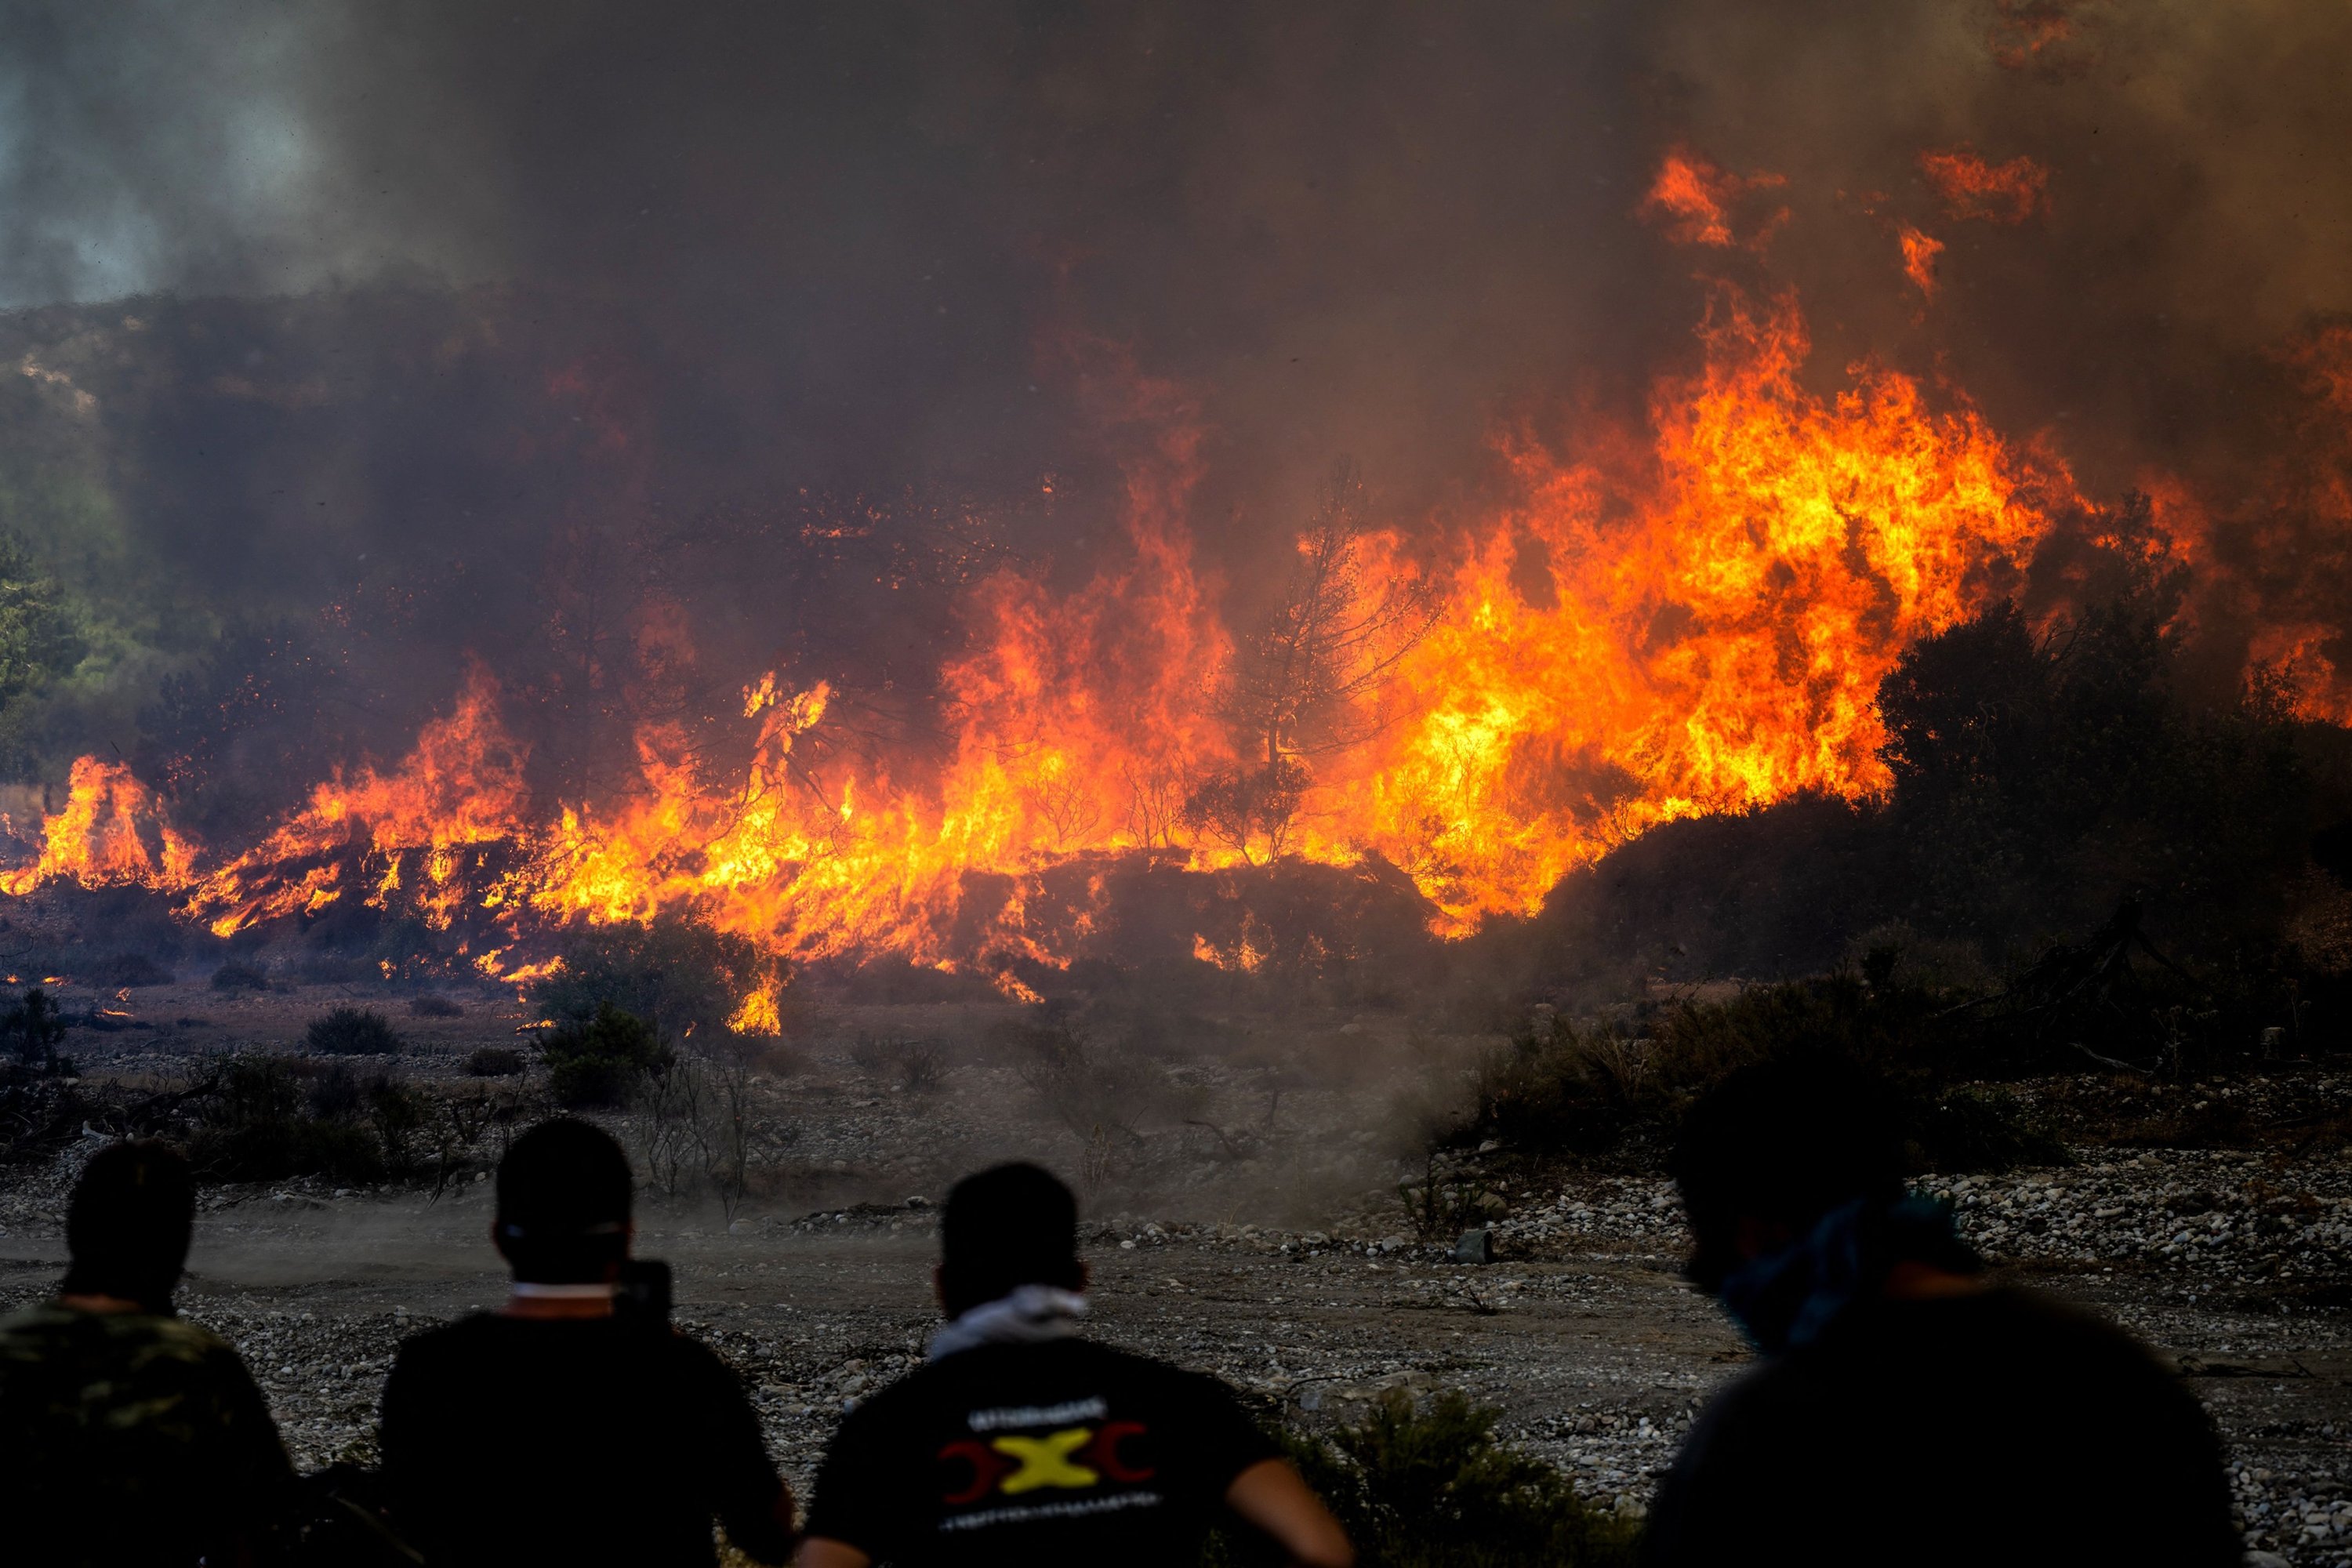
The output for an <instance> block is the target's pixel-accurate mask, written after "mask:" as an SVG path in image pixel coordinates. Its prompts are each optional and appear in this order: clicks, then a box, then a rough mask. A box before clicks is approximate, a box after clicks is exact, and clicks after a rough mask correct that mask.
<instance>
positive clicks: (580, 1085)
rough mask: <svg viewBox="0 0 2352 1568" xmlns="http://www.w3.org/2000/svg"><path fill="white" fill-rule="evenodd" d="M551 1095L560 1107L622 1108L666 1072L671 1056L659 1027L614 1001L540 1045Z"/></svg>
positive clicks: (599, 1007) (550, 1036) (542, 1041)
mask: <svg viewBox="0 0 2352 1568" xmlns="http://www.w3.org/2000/svg"><path fill="white" fill-rule="evenodd" d="M539 1053H540V1056H541V1058H542V1059H543V1060H545V1061H546V1063H547V1088H548V1092H549V1093H550V1094H551V1095H553V1096H554V1098H555V1101H556V1103H557V1104H559V1105H569V1106H583V1105H618V1104H620V1103H622V1101H624V1100H626V1099H627V1098H628V1096H629V1091H630V1090H631V1089H635V1087H636V1086H637V1084H638V1083H639V1082H640V1081H641V1080H642V1079H645V1078H646V1076H648V1075H649V1074H654V1073H658V1072H661V1071H664V1070H665V1069H667V1068H668V1066H669V1065H670V1061H671V1052H670V1049H669V1047H667V1046H666V1045H664V1044H663V1043H662V1039H661V1037H660V1036H659V1035H658V1034H656V1032H655V1031H654V1026H652V1025H651V1024H649V1023H647V1022H646V1020H645V1019H643V1018H640V1017H638V1016H636V1015H635V1014H634V1013H625V1012H623V1011H622V1010H621V1009H620V1008H618V1007H615V1006H614V1005H613V1004H612V1003H610V1002H600V1003H598V1004H597V1005H596V1010H595V1012H594V1013H593V1015H592V1016H589V1017H588V1018H586V1019H584V1020H582V1021H579V1022H575V1023H572V1024H570V1025H567V1026H564V1027H562V1028H561V1029H557V1030H555V1031H554V1032H553V1033H551V1034H550V1035H549V1036H547V1037H546V1038H544V1039H542V1040H541V1042H540V1046H539Z"/></svg>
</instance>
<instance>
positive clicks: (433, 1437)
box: [383, 1121, 793, 1568]
mask: <svg viewBox="0 0 2352 1568" xmlns="http://www.w3.org/2000/svg"><path fill="white" fill-rule="evenodd" d="M630 1187H631V1177H630V1174H629V1163H628V1159H627V1157H626V1156H625V1155H624V1154H623V1153H622V1152H621V1150H620V1146H619V1145H618V1144H616V1143H614V1142H613V1140H612V1139H611V1138H609V1137H607V1136H606V1135H605V1134H604V1133H603V1132H601V1131H597V1130H596V1129H595V1128H593V1127H591V1126H589V1125H587V1124H586V1123H585V1122H580V1121H548V1122H542V1123H541V1125H539V1126H537V1127H534V1128H532V1129H531V1130H530V1131H528V1132H526V1133H524V1134H523V1135H522V1136H521V1137H520V1138H518V1139H516V1140H515V1142H514V1147H513V1148H512V1149H510V1150H509V1151H508V1153H507V1157H506V1159H505V1160H504V1161H502V1162H500V1163H499V1212H498V1218H497V1221H496V1222H495V1224H494V1226H493V1228H492V1232H491V1235H492V1237H493V1238H494V1239H495V1240H496V1242H497V1244H498V1247H499V1251H500V1252H501V1253H503V1254H504V1255H505V1256H506V1258H507V1261H508V1262H509V1264H510V1265H511V1266H512V1267H513V1269H514V1279H515V1284H514V1295H513V1297H512V1299H511V1300H509V1302H508V1303H507V1305H506V1307H505V1308H504V1309H503V1310H500V1311H497V1312H478V1313H476V1314H475V1315H473V1316H472V1317H469V1318H463V1319H460V1320H459V1321H457V1322H454V1323H451V1324H448V1325H446V1327H443V1328H439V1329H435V1330H433V1331H430V1332H427V1333H423V1334H419V1335H417V1336H415V1338H413V1339H411V1340H409V1341H407V1342H405V1343H404V1344H403V1345H402V1346H401V1348H400V1356H399V1359H398V1361H397V1362H396V1363H394V1366H393V1369H392V1376H391V1379H390V1380H389V1381H388V1382H387V1383H386V1384H384V1391H383V1467H384V1479H385V1485H386V1490H387V1492H388V1493H389V1496H390V1499H391V1503H392V1510H393V1524H394V1528H395V1529H396V1530H398V1531H400V1533H401V1534H402V1535H404V1537H406V1538H407V1539H408V1540H409V1541H410V1542H413V1543H414V1544H415V1546H416V1547H417V1548H418V1549H419V1550H421V1551H422V1552H424V1553H425V1561H426V1562H427V1563H430V1564H432V1565H433V1568H447V1565H451V1564H457V1565H465V1564H474V1563H480V1564H490V1563H498V1564H509V1563H562V1564H564V1565H565V1568H583V1565H586V1564H596V1563H614V1564H620V1563H628V1564H632V1565H646V1568H668V1565H670V1564H695V1565H701V1564H707V1563H712V1562H714V1561H715V1560H716V1555H717V1553H716V1552H715V1549H714V1547H713V1543H712V1541H711V1531H710V1523H711V1520H712V1519H713V1518H714V1517H716V1518H717V1519H719V1521H720V1522H722V1523H723V1524H724V1525H725V1526H726V1528H727V1535H728V1539H729V1540H730V1541H732V1542H734V1544H735V1545H736V1546H737V1547H738V1548H739V1549H740V1550H741V1551H743V1552H747V1553H748V1554H750V1555H751V1556H752V1557H755V1558H757V1559H759V1560H760V1561H761V1562H763V1563H781V1562H782V1561H784V1559H785V1558H786V1557H788V1556H789V1555H791V1552H792V1545H793V1531H792V1522H793V1501H792V1494H791V1493H790V1492H789V1491H788V1490H787V1489H785V1487H784V1483H783V1481H782V1479H781V1478H780V1477H779V1476H778V1475H777V1473H776V1468H775V1466H774V1465H773V1464H772V1463H771V1462H770V1460H769V1458H768V1452H767V1448H766V1446H765V1445H764V1444H763V1443H762V1442H761V1436H760V1424H759V1419H758V1417H757V1416H755V1415H753V1414H752V1412H751V1405H749V1404H748V1403H747V1402H746V1401H745V1399H744V1397H743V1391H742V1388H741V1386H740V1384H739V1383H738V1382H737V1380H736V1377H735V1375H734V1373H731V1372H730V1371H729V1370H728V1369H727V1367H726V1365H725V1363H722V1362H720V1361H719V1358H718V1357H717V1356H715V1355H713V1354H712V1353H711V1352H709V1350H707V1349H705V1348H704V1347H703V1346H701V1345H699V1344H698V1343H696V1342H694V1341H692V1340H690V1339H688V1338H686V1337H685V1336H684V1335H682V1334H679V1333H677V1332H676V1331H673V1330H672V1329H671V1328H670V1327H669V1326H668V1325H667V1323H662V1322H643V1321H632V1320H630V1319H628V1318H625V1317H617V1316H615V1315H614V1288H615V1283H616V1281H617V1280H618V1279H619V1278H620V1274H621V1268H622V1265H623V1264H624V1263H625V1261H626V1259H627V1258H628V1250H629V1239H630V1237H631V1234H632V1230H631V1226H630V1223H629V1197H630Z"/></svg>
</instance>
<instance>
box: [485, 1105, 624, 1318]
mask: <svg viewBox="0 0 2352 1568" xmlns="http://www.w3.org/2000/svg"><path fill="white" fill-rule="evenodd" d="M634 1187H635V1177H633V1176H632V1175H631V1174H630V1173H629V1157H628V1156H627V1155H626V1154H624V1153H623V1152H621V1146H620V1145H619V1144H618V1143H616V1142H614V1141H613V1138H612V1135H611V1134H610V1133H608V1132H605V1131H602V1130H600V1129H598V1128H594V1127H591V1126H590V1125H589V1124H588V1123H587V1122H585V1121H573V1120H572V1119H571V1118H569V1117H558V1118H556V1119H555V1120H554V1121H542V1122H541V1123H540V1124H539V1125H538V1126H536V1127H534V1128H532V1129H531V1130H530V1131H528V1132H526V1133H524V1134H523V1135H522V1136H521V1137H520V1138H518V1139H516V1140H515V1141H514V1146H513V1147H512V1148H510V1149H509V1150H508V1151H507V1157H506V1158H505V1159H503V1160H501V1161H499V1251H500V1252H502V1253H504V1254H505V1255H506V1259H507V1261H508V1262H509V1264H511V1265H513V1267H514V1276H515V1278H516V1279H522V1280H527V1281H530V1282H531V1283H533V1284H541V1285H593V1284H601V1283H602V1282H603V1281H604V1279H606V1278H608V1277H609V1276H610V1274H611V1272H612V1270H613V1267H614V1265H615V1264H617V1263H619V1262H620V1261H621V1260H622V1259H624V1258H626V1257H627V1256H628V1253H629V1237H628V1224H629V1199H630V1196H631V1193H632V1189H633V1188H634Z"/></svg>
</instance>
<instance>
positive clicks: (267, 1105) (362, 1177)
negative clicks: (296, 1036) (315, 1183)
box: [188, 1057, 390, 1184]
mask: <svg viewBox="0 0 2352 1568" xmlns="http://www.w3.org/2000/svg"><path fill="white" fill-rule="evenodd" d="M345 1078H346V1079H348V1069H345ZM330 1080H333V1075H332V1074H329V1075H324V1078H323V1079H322V1078H320V1077H314V1076H313V1075H310V1074H307V1073H305V1072H304V1071H303V1070H302V1066H301V1064H299V1063H296V1062H292V1061H289V1060H287V1059H286V1058H280V1057H232V1058H227V1059H226V1060H222V1061H217V1062H215V1063H214V1064H213V1069H212V1073H211V1081H210V1082H209V1083H208V1084H206V1085H204V1086H202V1087H201V1088H200V1089H199V1092H198V1093H196V1094H195V1095H194V1097H192V1100H191V1102H190V1103H191V1110H193V1111H194V1116H195V1121H196V1125H195V1129H194V1132H193V1133H192V1134H191V1136H190V1137H189V1140H188V1158H189V1160H190V1162H191V1163H193V1164H194V1166H195V1167H196V1172H197V1173H198V1175H199V1176H201V1177H202V1178H204V1179H205V1180H207V1181H215V1182H276V1181H283V1180H285V1179H286V1178H288V1177H289V1176H309V1175H318V1176H324V1177H326V1178H327V1179H328V1180H330V1181H336V1182H348V1183H352V1184H361V1183H368V1182H380V1181H383V1179H384V1178H385V1176H386V1175H388V1174H389V1173H390V1170H389V1167H388V1165H387V1163H386V1160H385V1157H384V1144H383V1139H382V1137H381V1136H380V1135H379V1134H378V1132H377V1131H376V1130H375V1129H373V1127H371V1126H368V1125H366V1124H364V1123H363V1122H362V1121H360V1120H358V1118H357V1112H358V1110H359V1109H360V1107H361V1106H362V1104H364V1103H365V1100H366V1099H367V1095H368V1092H369V1091H368V1090H367V1089H362V1088H357V1087H355V1086H352V1085H351V1084H349V1083H347V1082H345V1081H340V1080H334V1081H330ZM322 1082H324V1083H325V1084H326V1087H324V1088H323V1089H321V1088H320V1085H321V1083H322ZM321 1101H323V1102H324V1103H327V1104H329V1105H332V1106H335V1107H337V1110H336V1111H335V1112H334V1113H333V1114H330V1115H320V1114H317V1113H316V1112H315V1110H313V1106H314V1105H315V1104H317V1103H320V1102H321Z"/></svg>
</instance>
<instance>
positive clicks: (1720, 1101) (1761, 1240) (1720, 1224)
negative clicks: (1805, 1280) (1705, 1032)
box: [1674, 1057, 1903, 1290]
mask: <svg viewBox="0 0 2352 1568" xmlns="http://www.w3.org/2000/svg"><path fill="white" fill-rule="evenodd" d="M1674 1176H1675V1185H1676V1186H1678V1187H1680V1188H1681V1189H1682V1197H1683V1207H1684V1209H1685V1212H1686V1213H1687V1214H1688V1215H1689V1216H1690V1226H1691V1231H1692V1234H1693V1236H1694V1237H1695V1238H1696V1243H1697V1245H1696V1248H1695V1250H1694V1251H1693V1253H1692V1256H1691V1261H1690V1270H1689V1272H1690V1277H1691V1278H1692V1279H1694V1280H1696V1281H1697V1282H1698V1283H1699V1284H1700V1285H1702V1286H1704V1287H1705V1288H1706V1289H1709V1290H1713V1289H1717V1288H1718V1287H1720V1286H1721V1285H1722V1283H1723V1281H1724V1279H1725V1278H1726V1277H1727V1276H1728V1275H1729V1274H1730V1273H1731V1272H1732V1271H1733V1270H1734V1269H1737V1268H1738V1267H1739V1266H1740V1265H1741V1264H1743V1263H1746V1262H1748V1261H1749V1260H1750V1259H1752V1258H1760V1257H1762V1256H1764V1255H1766V1254H1768V1253H1771V1252H1777V1251H1779V1250H1780V1249H1781V1248H1782V1247H1787V1246H1789V1245H1790V1243H1792V1242H1795V1241H1797V1240H1799V1239H1801V1238H1802V1237H1804V1236H1806V1235H1807V1234H1808V1233H1810V1232H1811V1230H1812V1228H1813V1226H1815V1224H1816V1223H1818V1222H1819V1221H1820V1219H1821V1218H1822V1215H1826V1214H1828V1213H1829V1212H1830V1211H1831V1210H1832V1209H1835V1208H1840V1207H1843V1205H1847V1204H1850V1203H1853V1202H1854V1201H1855V1200H1857V1199H1893V1198H1896V1197H1899V1196H1901V1194H1902V1192H1903V1133H1902V1129H1901V1125H1900V1121H1899V1119H1898V1117H1897V1116H1896V1114H1895V1104H1894V1099H1893V1096H1892V1095H1890V1094H1889V1093H1888V1092H1887V1090H1886V1088H1885V1085H1884V1084H1883V1083H1881V1082H1880V1081H1879V1080H1878V1079H1875V1078H1874V1077H1872V1076H1871V1075H1870V1074H1868V1073H1866V1072H1864V1071H1863V1070H1862V1069H1860V1068H1855V1067H1853V1066H1852V1065H1851V1064H1849V1063H1846V1062H1843V1061H1838V1060H1835V1059H1833V1058H1826V1057H1799V1058H1787V1059H1784V1060H1780V1061H1772V1062H1763V1063H1759V1064H1758V1065H1756V1066H1754V1067H1748V1068H1740V1069H1739V1070H1738V1072H1735V1073H1733V1074H1732V1075H1731V1076H1730V1077H1728V1078H1727V1079H1724V1080H1723V1081H1722V1082H1721V1083H1719V1084H1717V1085H1716V1087H1715V1088H1713V1089H1709V1090H1708V1091H1707V1092H1706V1094H1705V1095H1703V1096H1701V1097H1700V1099H1699V1101H1698V1103H1697V1104H1696V1105H1694V1106H1693V1107H1692V1108H1691V1111H1690V1114H1689V1116H1687V1117H1686V1118H1685V1120H1684V1121H1683V1129H1682V1136H1681V1137H1680V1139H1678V1140H1677V1142H1676V1144H1675V1156H1674Z"/></svg>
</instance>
